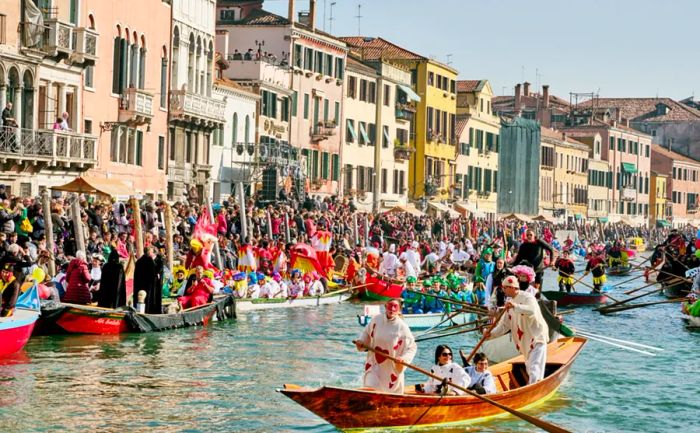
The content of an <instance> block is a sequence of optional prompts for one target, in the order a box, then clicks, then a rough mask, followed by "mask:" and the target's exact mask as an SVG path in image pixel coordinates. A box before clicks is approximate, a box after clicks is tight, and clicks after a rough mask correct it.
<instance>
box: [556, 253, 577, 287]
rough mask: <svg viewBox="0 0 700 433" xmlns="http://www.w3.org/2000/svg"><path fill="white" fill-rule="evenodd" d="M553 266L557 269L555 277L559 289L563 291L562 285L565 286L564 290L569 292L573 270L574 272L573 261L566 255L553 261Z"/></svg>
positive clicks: (572, 282) (571, 285) (572, 281)
mask: <svg viewBox="0 0 700 433" xmlns="http://www.w3.org/2000/svg"><path fill="white" fill-rule="evenodd" d="M554 267H555V268H557V269H558V270H559V276H558V277H557V281H558V282H559V291H560V292H563V291H564V286H566V291H567V292H571V290H572V289H573V284H574V272H576V267H575V266H574V262H573V261H572V260H571V259H570V258H568V257H561V258H559V259H558V260H557V261H556V262H555V263H554Z"/></svg>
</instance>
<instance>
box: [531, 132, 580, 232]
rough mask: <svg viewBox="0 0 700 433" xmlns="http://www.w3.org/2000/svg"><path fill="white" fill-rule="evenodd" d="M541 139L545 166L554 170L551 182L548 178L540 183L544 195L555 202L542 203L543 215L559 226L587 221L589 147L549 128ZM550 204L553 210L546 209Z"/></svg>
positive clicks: (544, 178)
mask: <svg viewBox="0 0 700 433" xmlns="http://www.w3.org/2000/svg"><path fill="white" fill-rule="evenodd" d="M541 137H542V160H541V166H543V167H544V166H546V167H548V169H549V167H551V182H550V181H549V178H548V176H545V177H543V178H541V179H540V181H541V183H540V186H541V189H540V191H541V192H540V194H545V191H544V190H546V197H547V198H549V199H550V200H551V201H549V200H541V201H540V213H541V214H542V215H543V216H545V217H551V218H553V219H554V220H556V221H559V222H572V221H580V220H583V219H585V218H586V217H587V210H588V174H587V173H588V153H589V148H588V146H586V145H585V144H583V143H581V142H579V141H576V140H573V139H571V138H570V137H567V136H566V134H563V133H561V132H559V131H555V130H552V129H549V128H542V129H541ZM549 149H552V150H549ZM552 151H553V160H552V155H551V152H552ZM545 154H546V157H545ZM542 171H545V170H542ZM549 203H551V205H552V207H551V208H546V205H547V204H549Z"/></svg>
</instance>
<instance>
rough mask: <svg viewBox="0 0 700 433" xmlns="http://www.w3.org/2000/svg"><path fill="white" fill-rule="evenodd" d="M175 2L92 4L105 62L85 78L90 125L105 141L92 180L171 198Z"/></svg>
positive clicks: (87, 10) (84, 9) (83, 12)
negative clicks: (167, 194) (168, 179)
mask: <svg viewBox="0 0 700 433" xmlns="http://www.w3.org/2000/svg"><path fill="white" fill-rule="evenodd" d="M169 3H170V2H167V1H162V0H121V1H119V2H111V1H104V0H86V1H83V2H80V13H79V15H80V17H81V19H84V20H85V22H86V23H89V26H90V28H92V29H94V30H95V31H96V32H98V33H99V35H100V37H99V39H98V45H97V52H98V53H99V58H100V61H98V62H96V63H95V65H94V67H93V69H92V71H90V72H89V75H88V74H84V76H83V98H82V100H83V104H82V106H81V110H82V117H83V118H84V121H85V123H86V124H89V125H91V127H92V131H93V133H94V134H95V135H97V136H98V137H99V144H98V163H97V166H96V167H95V168H94V169H93V170H91V171H90V174H91V175H94V176H99V177H104V178H108V179H117V180H119V181H121V182H122V183H124V184H125V185H126V186H127V187H128V189H127V190H125V192H124V193H125V195H128V194H144V195H150V196H152V197H155V198H165V197H164V194H165V187H166V177H165V169H166V162H167V160H168V158H167V145H166V143H167V137H168V111H167V110H168V104H167V94H168V75H169V74H168V70H169V58H170V22H171V6H170V4H169Z"/></svg>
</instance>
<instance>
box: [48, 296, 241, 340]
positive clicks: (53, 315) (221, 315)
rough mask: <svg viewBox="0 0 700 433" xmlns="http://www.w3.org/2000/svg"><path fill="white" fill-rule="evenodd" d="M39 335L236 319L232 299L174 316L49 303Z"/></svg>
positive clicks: (146, 328)
mask: <svg viewBox="0 0 700 433" xmlns="http://www.w3.org/2000/svg"><path fill="white" fill-rule="evenodd" d="M42 313H43V316H44V317H43V318H42V321H41V326H40V327H39V328H40V329H38V332H39V333H41V334H52V333H64V334H65V333H67V334H123V333H126V332H155V331H164V330H167V329H175V328H184V327H188V326H198V325H208V324H209V323H210V322H211V321H212V320H213V319H214V317H215V316H216V318H217V319H218V320H225V319H227V318H231V317H236V308H235V304H234V300H233V297H232V296H223V297H221V298H215V299H214V301H213V302H210V303H208V304H204V305H200V306H198V307H194V308H190V309H187V310H183V311H180V312H178V313H173V314H141V313H138V312H136V311H134V310H121V309H110V308H101V307H93V306H90V305H76V304H57V303H51V302H49V303H45V304H44V305H42Z"/></svg>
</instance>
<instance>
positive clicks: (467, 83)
mask: <svg viewBox="0 0 700 433" xmlns="http://www.w3.org/2000/svg"><path fill="white" fill-rule="evenodd" d="M484 81H485V80H457V92H475V91H477V90H479V88H480V87H481V86H482V82H484Z"/></svg>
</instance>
